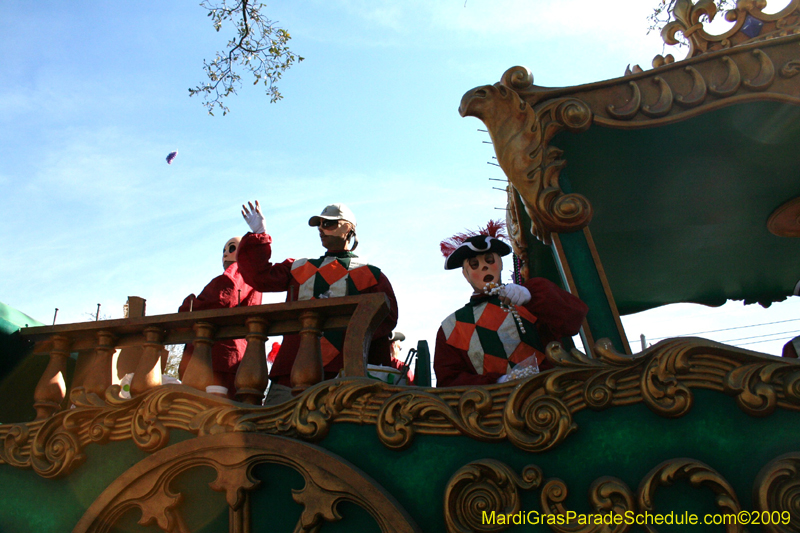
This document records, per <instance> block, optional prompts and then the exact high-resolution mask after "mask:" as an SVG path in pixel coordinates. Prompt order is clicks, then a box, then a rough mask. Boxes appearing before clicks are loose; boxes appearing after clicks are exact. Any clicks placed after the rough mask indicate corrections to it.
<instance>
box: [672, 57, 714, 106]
mask: <svg viewBox="0 0 800 533" xmlns="http://www.w3.org/2000/svg"><path fill="white" fill-rule="evenodd" d="M684 70H685V71H686V73H687V74H689V76H691V77H692V89H691V90H690V91H689V92H688V93H687V94H685V95H680V94H679V95H676V96H675V102H677V103H678V104H679V105H682V106H683V107H694V106H697V105H700V104H702V103H703V101H705V99H706V94H708V89H707V87H706V82H705V80H704V79H703V76H702V74H700V72H699V71H698V70H697V69H696V68H694V67H686V68H685V69H684Z"/></svg>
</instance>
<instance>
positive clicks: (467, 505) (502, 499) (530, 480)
mask: <svg viewBox="0 0 800 533" xmlns="http://www.w3.org/2000/svg"><path fill="white" fill-rule="evenodd" d="M541 480H542V471H541V469H540V468H539V467H537V466H528V467H526V468H525V469H524V470H523V472H522V476H518V475H517V473H516V472H514V471H513V470H512V469H511V468H510V467H508V466H507V465H505V464H503V463H501V462H500V461H496V460H494V459H484V460H482V461H475V462H473V463H470V464H468V465H466V466H464V467H461V468H460V469H459V470H458V471H457V472H456V473H455V474H453V477H451V478H450V481H448V482H447V489H446V490H445V495H444V505H445V511H444V517H445V523H446V524H447V531H448V532H450V533H469V532H471V531H498V530H501V529H506V527H508V526H506V527H497V526H496V525H494V524H487V523H486V522H485V521H484V520H483V514H482V513H484V512H486V513H487V514H488V513H491V512H492V511H494V512H495V513H497V514H514V513H518V512H519V511H520V499H519V491H518V488H521V489H525V490H529V489H535V488H538V487H539V485H540V483H541Z"/></svg>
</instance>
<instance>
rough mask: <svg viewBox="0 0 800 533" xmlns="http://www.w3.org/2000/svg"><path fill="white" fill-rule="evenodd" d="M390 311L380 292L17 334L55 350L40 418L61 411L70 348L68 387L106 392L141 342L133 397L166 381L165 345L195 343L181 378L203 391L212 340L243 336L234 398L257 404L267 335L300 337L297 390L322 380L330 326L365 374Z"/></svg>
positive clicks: (37, 403) (356, 369) (39, 399)
mask: <svg viewBox="0 0 800 533" xmlns="http://www.w3.org/2000/svg"><path fill="white" fill-rule="evenodd" d="M388 313H389V302H388V299H387V298H386V296H385V295H384V294H382V293H378V294H362V295H359V296H345V297H341V298H328V299H321V300H308V301H300V302H287V303H277V304H265V305H258V306H252V307H235V308H233V309H209V310H204V311H194V312H188V313H175V314H169V315H155V316H145V317H138V318H124V319H117V320H100V321H96V322H80V323H74V324H63V325H54V326H38V327H30V328H22V329H21V330H20V335H21V336H22V337H23V338H25V339H28V340H30V341H33V342H34V343H35V345H34V349H33V353H34V354H49V356H50V360H49V362H48V365H47V368H46V369H45V371H44V373H43V374H42V377H41V379H40V380H39V383H38V384H37V386H36V389H35V391H34V408H35V409H36V419H37V420H39V419H43V418H47V417H49V416H51V415H52V414H53V413H55V412H56V411H57V410H59V409H60V408H61V406H62V403H63V402H64V398H65V397H67V396H66V394H67V387H66V382H65V377H64V376H65V372H66V368H67V358H68V357H69V356H70V354H71V353H75V352H77V354H78V359H77V363H76V368H75V375H74V377H73V380H72V384H71V387H70V390H74V389H77V388H83V389H84V391H85V392H87V393H95V394H97V395H98V396H99V397H100V398H104V397H105V392H106V390H107V389H108V387H109V386H111V384H112V383H113V381H114V372H115V369H114V368H113V366H114V365H113V356H114V353H115V351H116V350H117V349H118V348H125V347H142V348H143V349H142V351H141V355H140V356H139V358H138V362H137V363H136V364H135V368H136V370H135V372H134V375H133V379H132V381H131V386H130V389H131V394H132V395H134V396H135V395H138V394H142V393H143V392H146V391H147V390H149V389H151V388H153V387H156V386H159V385H161V358H162V356H163V353H164V346H165V345H171V344H183V343H187V342H191V343H194V353H193V355H192V359H191V361H190V362H189V365H188V367H187V369H186V371H185V373H184V376H183V381H182V383H183V384H185V385H189V386H191V387H194V388H196V389H198V390H202V391H205V390H206V387H207V386H208V385H211V384H212V378H213V372H212V368H211V347H212V345H213V344H214V342H216V341H220V340H226V339H240V338H244V339H246V340H247V348H246V350H245V353H244V356H243V358H242V361H241V364H240V365H239V369H238V371H237V373H236V378H235V382H234V383H235V385H236V390H237V393H236V399H237V400H239V401H241V402H245V403H249V404H253V405H260V404H261V402H262V400H263V398H264V391H265V390H266V388H267V381H268V379H267V359H266V349H265V342H266V340H267V338H268V337H270V336H278V335H292V334H298V335H299V336H300V345H299V349H298V354H297V358H296V359H295V363H294V366H293V368H292V373H291V381H292V385H293V392H294V393H295V394H297V393H299V392H302V391H303V390H305V389H306V388H308V387H310V386H312V385H314V384H316V383H319V382H320V381H322V379H323V376H324V373H323V367H322V356H321V352H320V336H321V335H322V333H323V332H325V331H335V330H345V331H346V333H345V341H344V347H343V349H342V356H343V360H344V373H345V375H347V376H365V375H366V357H367V353H368V351H369V346H370V343H371V341H372V335H373V333H374V331H375V329H376V328H377V327H378V326H379V325H380V323H381V322H382V321H383V319H384V318H385V317H386V315H387V314H388Z"/></svg>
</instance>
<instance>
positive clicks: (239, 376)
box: [234, 317, 267, 405]
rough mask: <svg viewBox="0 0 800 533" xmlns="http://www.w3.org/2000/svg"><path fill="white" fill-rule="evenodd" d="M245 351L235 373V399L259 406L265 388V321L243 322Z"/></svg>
mask: <svg viewBox="0 0 800 533" xmlns="http://www.w3.org/2000/svg"><path fill="white" fill-rule="evenodd" d="M245 325H247V335H246V336H245V338H246V339H247V349H246V350H245V351H244V356H243V357H242V362H241V363H239V369H238V370H237V371H236V380H235V381H234V383H235V384H236V399H237V400H239V401H240V402H244V403H249V404H252V405H261V404H262V402H263V401H264V391H265V390H266V388H267V351H266V349H265V348H264V343H265V342H266V340H267V335H266V332H267V321H266V320H264V319H263V318H260V317H251V318H248V319H247V320H245Z"/></svg>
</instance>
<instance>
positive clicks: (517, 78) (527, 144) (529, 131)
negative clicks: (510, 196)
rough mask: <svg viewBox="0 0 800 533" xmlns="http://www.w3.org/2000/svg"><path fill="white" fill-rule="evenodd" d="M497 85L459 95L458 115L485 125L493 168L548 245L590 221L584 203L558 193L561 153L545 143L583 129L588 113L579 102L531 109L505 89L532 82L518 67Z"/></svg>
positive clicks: (565, 101)
mask: <svg viewBox="0 0 800 533" xmlns="http://www.w3.org/2000/svg"><path fill="white" fill-rule="evenodd" d="M503 80H504V81H503V82H501V83H497V84H495V85H487V86H484V87H478V88H476V89H473V90H472V91H470V92H468V93H467V94H465V95H464V97H463V98H462V100H461V106H460V107H459V112H460V113H461V116H474V117H477V118H479V119H481V120H482V121H483V122H484V123H485V124H486V126H487V129H488V130H489V134H490V135H491V137H492V144H493V145H494V149H495V152H496V154H497V162H498V163H499V165H500V167H501V168H502V169H503V171H504V172H505V173H506V176H508V179H509V182H510V183H511V184H512V185H513V186H514V188H515V189H516V190H517V191H519V193H520V195H521V196H522V198H523V200H524V202H525V209H526V211H527V212H528V215H529V216H530V217H531V220H532V222H533V228H532V231H533V233H534V235H536V237H537V238H539V239H540V240H542V241H543V242H545V243H549V240H550V237H549V235H550V233H551V232H553V231H557V232H568V231H577V230H580V229H581V228H583V227H584V226H585V225H586V224H588V223H589V221H590V220H591V217H592V208H591V205H590V204H589V202H588V200H586V198H584V197H583V196H581V195H578V194H565V193H564V192H563V191H562V190H561V187H560V185H559V183H558V176H559V173H560V172H561V168H562V167H563V166H564V161H563V160H561V159H559V156H560V155H561V151H560V150H558V149H556V148H552V147H550V146H549V142H550V139H552V138H553V136H554V135H555V134H556V133H558V132H559V131H561V130H564V129H567V130H569V131H576V132H577V131H584V130H585V129H587V128H588V127H589V125H590V124H591V121H592V113H591V111H590V110H589V108H588V107H587V106H586V104H585V103H584V102H583V101H581V100H578V99H574V98H565V99H559V100H554V101H551V102H547V103H545V104H543V105H542V106H537V107H536V108H535V109H534V108H532V107H531V106H529V105H528V104H527V103H526V102H524V101H523V100H522V99H521V98H520V96H519V95H518V94H517V93H516V92H515V91H514V90H511V89H510V88H509V86H512V87H514V88H515V89H523V88H524V87H526V84H528V83H529V82H532V80H533V78H532V76H531V74H530V71H528V70H527V69H524V68H523V67H514V68H512V69H509V70H508V71H507V72H506V73H505V74H504V75H503ZM506 83H507V84H510V85H508V86H507V85H505V84H506Z"/></svg>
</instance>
